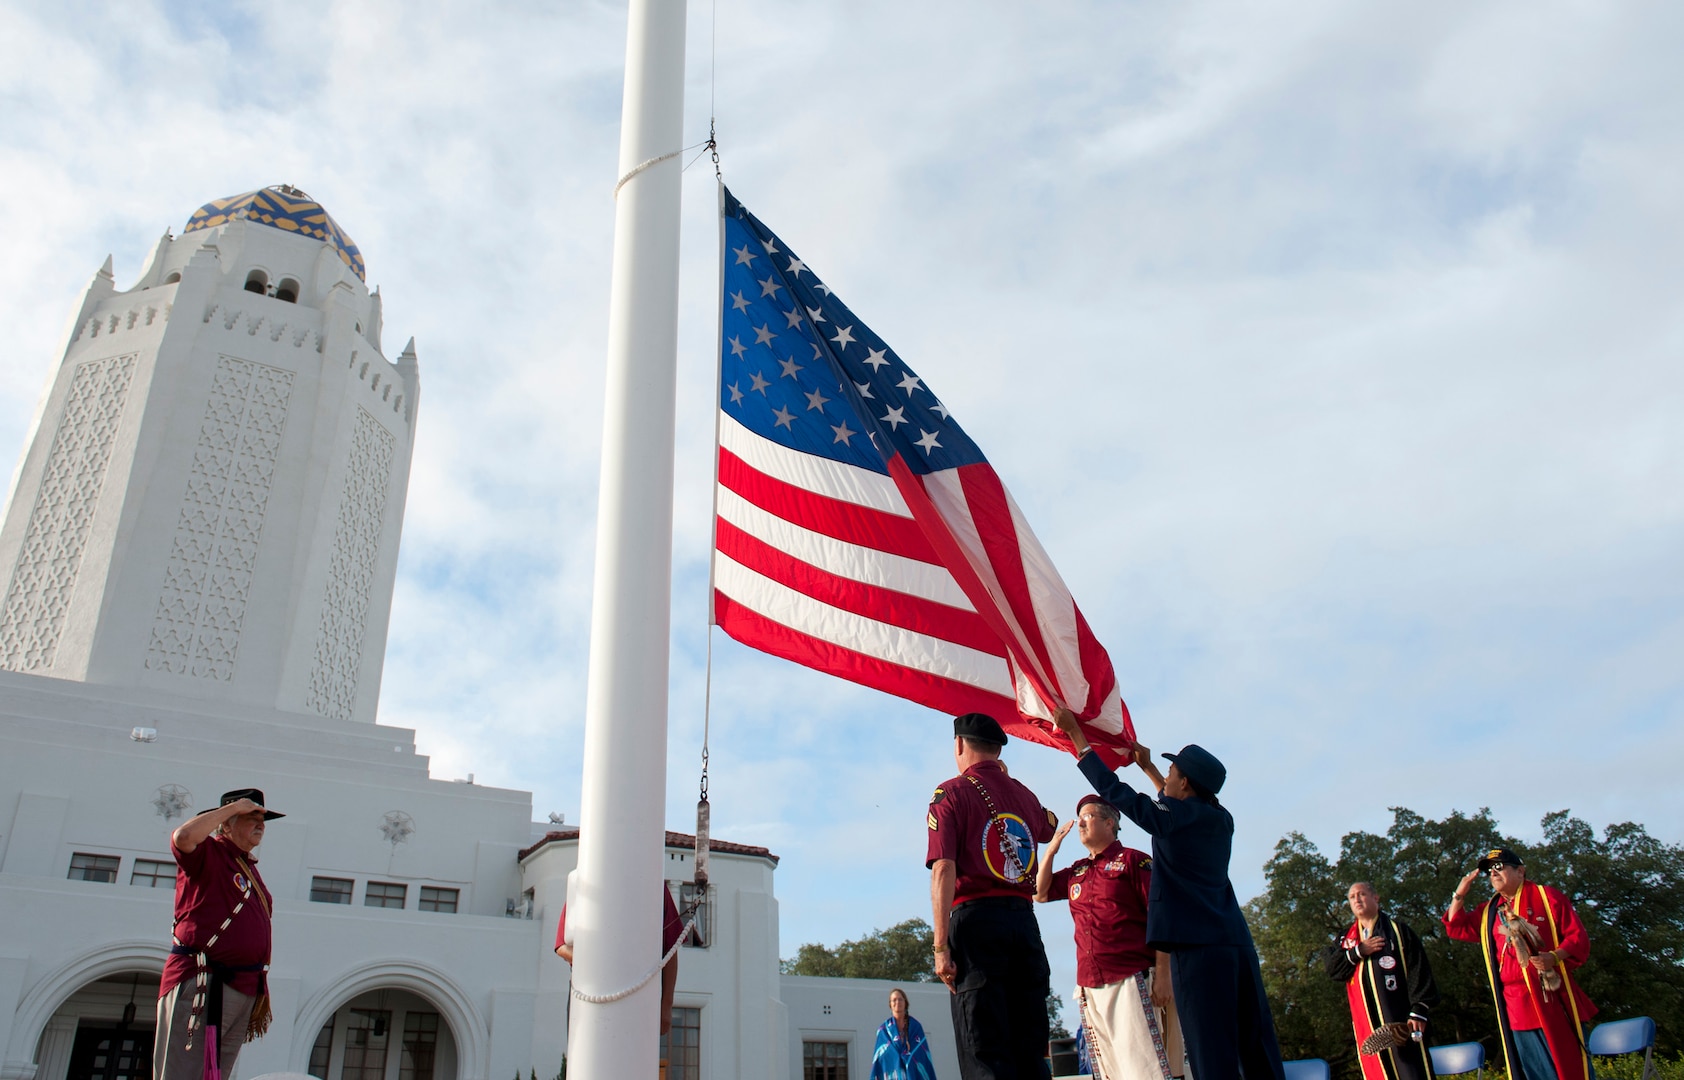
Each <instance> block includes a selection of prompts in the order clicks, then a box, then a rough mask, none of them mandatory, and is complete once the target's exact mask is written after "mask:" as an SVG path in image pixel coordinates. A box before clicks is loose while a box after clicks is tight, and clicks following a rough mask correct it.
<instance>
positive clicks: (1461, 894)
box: [1453, 866, 1480, 903]
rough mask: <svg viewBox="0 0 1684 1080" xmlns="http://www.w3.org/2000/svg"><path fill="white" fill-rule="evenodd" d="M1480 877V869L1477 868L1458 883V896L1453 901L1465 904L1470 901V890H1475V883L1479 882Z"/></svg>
mask: <svg viewBox="0 0 1684 1080" xmlns="http://www.w3.org/2000/svg"><path fill="white" fill-rule="evenodd" d="M1479 876H1480V874H1479V867H1477V866H1476V867H1474V868H1473V869H1472V870H1469V871H1468V872H1467V873H1466V874H1464V875H1463V876H1462V880H1461V881H1459V882H1457V883H1456V895H1455V897H1454V898H1453V899H1454V900H1455V901H1456V902H1457V903H1463V902H1465V901H1466V900H1467V899H1468V890H1469V889H1471V888H1473V883H1474V882H1476V881H1478V880H1479Z"/></svg>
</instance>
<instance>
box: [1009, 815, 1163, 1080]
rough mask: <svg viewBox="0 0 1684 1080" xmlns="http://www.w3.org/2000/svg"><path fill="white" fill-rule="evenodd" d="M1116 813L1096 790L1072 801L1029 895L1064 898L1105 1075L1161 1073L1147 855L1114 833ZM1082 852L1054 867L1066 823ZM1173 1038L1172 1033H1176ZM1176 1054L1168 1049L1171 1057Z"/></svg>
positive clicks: (1158, 962) (1092, 1048)
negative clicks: (1070, 815)
mask: <svg viewBox="0 0 1684 1080" xmlns="http://www.w3.org/2000/svg"><path fill="white" fill-rule="evenodd" d="M1120 820H1121V816H1120V815H1119V814H1118V813H1117V809H1116V807H1114V806H1112V805H1111V804H1109V803H1107V802H1106V801H1105V800H1104V799H1101V798H1100V797H1099V796H1098V795H1085V796H1083V797H1082V800H1081V802H1078V803H1077V804H1076V818H1075V821H1074V822H1073V823H1072V822H1068V821H1067V822H1065V823H1064V824H1063V825H1061V826H1059V829H1058V832H1057V833H1056V834H1055V835H1054V836H1053V839H1052V843H1051V844H1049V845H1048V846H1047V853H1046V857H1045V858H1043V859H1042V860H1041V869H1040V873H1039V874H1038V875H1037V876H1036V879H1035V899H1036V900H1037V901H1039V902H1041V903H1047V902H1048V901H1051V900H1068V901H1070V918H1071V921H1072V922H1074V923H1075V928H1076V984H1077V987H1078V990H1077V992H1078V994H1079V1000H1080V1002H1081V1006H1082V1023H1083V1024H1084V1025H1086V1027H1087V1029H1088V1049H1089V1052H1090V1053H1091V1054H1092V1055H1093V1056H1094V1057H1095V1058H1097V1059H1098V1062H1099V1068H1098V1069H1097V1070H1096V1073H1097V1075H1099V1076H1104V1077H1107V1078H1109V1080H1124V1078H1127V1080H1169V1078H1170V1076H1171V1075H1173V1074H1179V1073H1181V1072H1183V1071H1184V1070H1182V1069H1180V1068H1174V1067H1172V1064H1173V1065H1179V1064H1180V1063H1179V1061H1177V1062H1174V1063H1172V1062H1171V1060H1170V1053H1169V1047H1168V1044H1167V1041H1166V1031H1165V1026H1164V1024H1163V1023H1161V1022H1160V1020H1159V1016H1158V1010H1159V1009H1161V1008H1164V1007H1165V1006H1166V1004H1169V1005H1171V1007H1173V1004H1172V1001H1171V996H1170V985H1169V954H1168V953H1160V952H1158V951H1157V950H1156V949H1153V948H1151V947H1150V946H1148V945H1147V944H1146V903H1147V897H1148V896H1149V895H1150V889H1151V881H1152V857H1151V856H1150V855H1148V854H1146V853H1145V852H1144V851H1136V850H1135V849H1134V848H1128V847H1124V846H1123V844H1122V841H1120V840H1118V839H1117V826H1118V823H1119V821H1120ZM1072 824H1075V825H1077V826H1078V827H1079V829H1080V831H1079V832H1078V833H1077V836H1078V838H1079V839H1080V840H1081V841H1082V846H1083V847H1085V848H1086V849H1087V851H1088V854H1087V857H1086V858H1082V859H1077V860H1076V861H1075V862H1073V863H1071V864H1070V865H1069V866H1067V867H1065V868H1064V869H1063V870H1060V871H1058V872H1057V873H1054V872H1053V869H1052V862H1053V856H1055V855H1057V854H1058V849H1059V845H1060V844H1062V843H1063V842H1064V838H1065V836H1067V835H1069V833H1070V828H1071V825H1072ZM1177 1042H1179V1040H1177ZM1180 1056H1181V1055H1180V1054H1179V1053H1177V1054H1176V1057H1177V1058H1179V1057H1180Z"/></svg>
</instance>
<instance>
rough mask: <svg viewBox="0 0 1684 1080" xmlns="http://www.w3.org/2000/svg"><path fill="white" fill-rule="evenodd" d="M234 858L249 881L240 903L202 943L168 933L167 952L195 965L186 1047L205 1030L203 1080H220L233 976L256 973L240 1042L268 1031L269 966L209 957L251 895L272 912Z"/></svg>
mask: <svg viewBox="0 0 1684 1080" xmlns="http://www.w3.org/2000/svg"><path fill="white" fill-rule="evenodd" d="M234 861H235V862H237V863H238V864H239V866H240V871H241V873H242V874H243V875H244V877H245V880H246V881H247V882H248V884H247V885H246V887H245V889H244V890H242V891H241V893H240V902H239V903H237V904H235V905H234V910H233V911H230V912H229V913H228V917H227V918H226V919H223V920H222V925H221V926H219V927H217V928H216V933H214V934H212V935H211V936H210V940H209V941H206V942H205V943H204V944H203V945H200V946H194V945H184V944H182V943H181V941H180V940H179V939H177V938H176V937H175V935H174V934H171V935H170V938H171V941H172V944H171V946H170V952H171V953H173V954H174V955H176V956H191V957H192V958H193V964H194V968H195V971H194V974H193V1007H192V1011H191V1012H190V1013H189V1014H188V1017H187V1044H186V1048H187V1049H188V1050H191V1049H193V1037H194V1033H195V1032H196V1031H197V1030H198V1029H199V1028H200V1027H203V1028H204V1029H205V1080H221V1075H222V1070H221V1046H220V1045H219V1044H220V1043H221V1041H222V990H223V987H225V986H226V985H227V984H228V983H229V982H231V981H232V980H233V977H234V976H235V975H240V974H244V973H246V972H249V971H255V972H257V973H258V975H257V997H256V998H255V999H254V1000H253V1001H252V1003H251V1018H250V1020H248V1021H247V1023H246V1030H245V1033H244V1035H245V1037H244V1038H243V1039H242V1040H241V1041H242V1042H250V1041H251V1040H252V1039H260V1038H262V1037H263V1035H264V1033H265V1032H267V1031H268V1030H269V1021H270V1018H271V1010H270V1007H269V979H268V971H269V965H268V964H266V963H264V964H245V965H240V966H234V965H229V964H219V963H217V962H216V961H214V960H212V959H211V958H210V955H209V953H210V950H211V949H212V948H213V947H214V946H215V945H216V942H217V939H218V938H220V937H221V936H222V932H223V931H224V930H227V929H228V928H229V927H230V926H232V925H233V924H234V920H235V919H237V918H239V915H240V912H242V911H244V910H245V907H246V904H247V902H248V901H250V900H251V899H252V897H253V896H255V897H256V898H257V902H258V905H259V906H261V907H262V908H263V914H264V915H265V916H268V915H270V914H271V912H270V910H269V900H268V898H267V897H265V896H264V895H263V889H262V888H261V887H260V886H259V885H258V880H257V874H256V873H255V872H254V871H253V870H252V868H251V864H250V863H248V862H246V860H245V858H244V857H243V856H239V855H236V856H235V857H234Z"/></svg>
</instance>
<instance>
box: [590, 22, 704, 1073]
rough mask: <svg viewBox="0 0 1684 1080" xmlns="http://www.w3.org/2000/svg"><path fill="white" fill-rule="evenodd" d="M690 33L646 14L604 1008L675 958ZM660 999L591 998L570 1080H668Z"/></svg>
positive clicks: (600, 623)
mask: <svg viewBox="0 0 1684 1080" xmlns="http://www.w3.org/2000/svg"><path fill="white" fill-rule="evenodd" d="M684 22H685V0H631V7H630V12H629V18H628V21H627V29H626V83H625V98H624V101H623V104H622V107H621V121H620V176H621V178H622V179H621V182H620V185H619V188H618V192H617V196H616V202H615V207H614V267H613V274H612V279H611V283H610V287H609V300H608V379H607V394H606V401H605V402H604V405H603V424H602V429H603V430H602V482H601V492H600V494H599V496H598V511H597V531H596V578H595V587H594V591H593V594H592V605H591V654H590V674H589V684H588V688H587V691H586V697H585V753H584V785H583V790H582V792H581V797H580V802H581V806H580V810H581V815H580V816H581V820H580V834H579V868H578V872H577V875H576V878H575V881H574V884H573V889H572V893H573V895H572V898H571V903H570V906H569V908H568V912H567V922H568V930H569V936H570V937H571V938H572V939H573V947H574V968H573V985H574V987H575V989H576V990H577V991H578V992H580V993H582V994H586V995H594V996H598V997H609V996H613V995H615V994H618V993H619V992H621V991H623V990H625V989H626V988H628V987H631V986H633V985H635V984H636V983H637V982H638V980H640V979H642V978H643V977H644V975H645V974H647V973H648V972H649V971H650V969H651V968H652V967H653V966H654V965H655V964H656V962H657V961H658V960H659V959H660V956H661V948H660V945H661V907H660V904H661V897H660V893H659V892H658V891H657V890H658V889H660V888H661V887H662V881H663V878H664V874H663V867H664V864H665V858H664V855H665V830H666V779H667V659H668V658H667V635H668V629H669V618H670V616H669V607H670V603H671V593H672V497H673V479H672V478H673V428H674V404H675V402H674V399H675V397H676V393H677V391H676V382H677V352H678V235H679V228H678V226H679V180H680V170H681V165H680V162H679V160H678V158H677V156H676V155H675V154H674V152H675V151H677V150H679V148H680V147H682V146H683V145H684V144H683V139H682V133H683V119H684V117H683V113H684V33H685V25H684ZM669 154H674V156H672V157H668V158H666V160H663V161H660V162H659V163H658V164H653V165H649V164H647V163H649V162H651V161H653V160H655V159H660V158H663V157H664V156H665V155H669ZM640 166H644V167H643V168H642V169H641V170H639V167H640ZM634 171H635V175H632V176H630V177H629V178H628V174H632V173H633V172H634ZM660 998H661V981H660V977H659V975H658V974H657V975H656V977H655V978H653V979H652V980H650V981H649V982H647V983H645V984H644V985H643V986H642V988H641V989H639V990H637V991H636V992H634V993H631V994H629V995H627V996H625V997H622V998H618V999H616V1000H609V1001H587V1000H584V999H583V998H580V997H577V996H576V997H575V1000H574V1001H573V1003H572V1021H571V1024H570V1031H569V1037H568V1049H567V1064H568V1072H569V1074H571V1075H574V1076H579V1077H583V1078H585V1080H595V1078H598V1077H610V1076H628V1077H649V1078H652V1077H654V1076H655V1075H656V1071H657V1061H658V1054H659V1047H658V1025H657V1019H658V1012H659V1006H660Z"/></svg>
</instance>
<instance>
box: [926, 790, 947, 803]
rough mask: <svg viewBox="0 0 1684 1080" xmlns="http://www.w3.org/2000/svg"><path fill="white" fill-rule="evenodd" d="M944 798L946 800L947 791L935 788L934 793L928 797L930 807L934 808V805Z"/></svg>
mask: <svg viewBox="0 0 1684 1080" xmlns="http://www.w3.org/2000/svg"><path fill="white" fill-rule="evenodd" d="M945 798H947V789H946V788H936V793H935V794H934V795H931V796H930V805H931V806H934V805H935V804H936V803H939V802H941V801H942V800H943V799H945Z"/></svg>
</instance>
